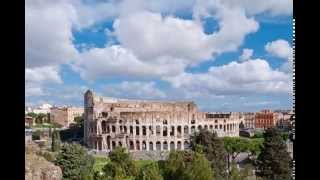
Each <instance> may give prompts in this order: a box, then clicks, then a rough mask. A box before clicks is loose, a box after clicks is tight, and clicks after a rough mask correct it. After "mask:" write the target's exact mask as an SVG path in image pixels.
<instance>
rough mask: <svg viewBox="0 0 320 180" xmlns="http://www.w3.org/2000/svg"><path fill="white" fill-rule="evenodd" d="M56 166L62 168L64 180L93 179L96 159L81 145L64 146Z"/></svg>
mask: <svg viewBox="0 0 320 180" xmlns="http://www.w3.org/2000/svg"><path fill="white" fill-rule="evenodd" d="M55 164H56V165H58V166H60V167H61V169H62V173H63V178H64V179H70V180H79V179H90V178H91V179H92V177H93V165H94V158H93V157H92V156H91V155H88V154H87V151H86V150H85V149H84V148H83V147H82V146H80V145H79V144H75V143H72V144H63V145H62V147H61V150H60V152H59V154H58V155H57V158H56V160H55Z"/></svg>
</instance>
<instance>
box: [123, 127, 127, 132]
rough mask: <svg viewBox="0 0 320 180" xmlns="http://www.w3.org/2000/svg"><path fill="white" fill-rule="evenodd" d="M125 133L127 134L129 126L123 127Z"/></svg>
mask: <svg viewBox="0 0 320 180" xmlns="http://www.w3.org/2000/svg"><path fill="white" fill-rule="evenodd" d="M123 131H124V133H126V134H127V126H123Z"/></svg>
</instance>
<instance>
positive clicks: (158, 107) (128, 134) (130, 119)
mask: <svg viewBox="0 0 320 180" xmlns="http://www.w3.org/2000/svg"><path fill="white" fill-rule="evenodd" d="M84 118H85V122H84V124H85V126H84V142H85V144H86V146H87V147H88V148H89V149H94V150H97V151H111V150H112V149H114V148H115V147H116V146H122V147H125V148H127V149H128V150H129V151H131V152H134V151H141V150H142V151H167V150H174V149H178V150H183V149H187V148H189V144H190V135H192V134H193V133H194V132H196V131H198V130H200V129H201V128H203V129H207V130H209V131H212V132H213V131H214V132H216V133H217V135H218V136H220V137H223V136H230V137H237V136H239V123H240V121H242V120H243V119H242V118H243V117H242V115H241V114H240V113H233V112H229V113H210V112H200V111H198V109H197V105H196V104H195V103H194V102H177V101H175V102H170V101H147V100H130V99H115V98H109V97H108V98H107V97H99V96H95V95H94V94H93V92H92V91H90V90H88V91H87V92H86V93H85V94H84Z"/></svg>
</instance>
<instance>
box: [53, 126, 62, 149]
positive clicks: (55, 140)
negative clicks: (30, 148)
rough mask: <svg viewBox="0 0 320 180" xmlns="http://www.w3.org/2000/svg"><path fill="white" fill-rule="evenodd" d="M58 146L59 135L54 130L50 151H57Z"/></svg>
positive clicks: (59, 142)
mask: <svg viewBox="0 0 320 180" xmlns="http://www.w3.org/2000/svg"><path fill="white" fill-rule="evenodd" d="M60 144H61V139H60V133H59V131H57V130H54V131H53V133H52V136H51V150H52V151H53V152H56V151H59V150H60Z"/></svg>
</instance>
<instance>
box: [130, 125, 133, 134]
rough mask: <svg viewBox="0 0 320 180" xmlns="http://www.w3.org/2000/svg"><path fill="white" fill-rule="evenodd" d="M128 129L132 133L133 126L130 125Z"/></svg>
mask: <svg viewBox="0 0 320 180" xmlns="http://www.w3.org/2000/svg"><path fill="white" fill-rule="evenodd" d="M129 129H130V130H129V131H130V134H133V126H130V128H129Z"/></svg>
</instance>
